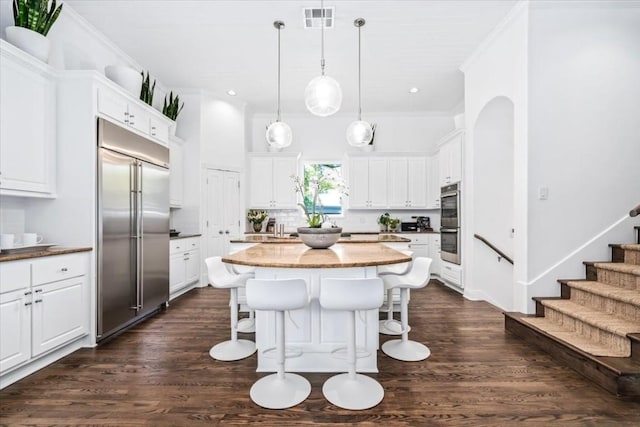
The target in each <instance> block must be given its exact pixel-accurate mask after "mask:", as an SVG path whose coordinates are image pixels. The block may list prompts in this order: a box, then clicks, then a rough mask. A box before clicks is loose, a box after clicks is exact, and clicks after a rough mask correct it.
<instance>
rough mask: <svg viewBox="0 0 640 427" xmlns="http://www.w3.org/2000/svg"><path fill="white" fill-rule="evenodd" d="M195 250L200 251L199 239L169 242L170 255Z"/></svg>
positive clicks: (190, 238) (192, 238)
mask: <svg viewBox="0 0 640 427" xmlns="http://www.w3.org/2000/svg"><path fill="white" fill-rule="evenodd" d="M193 249H200V238H199V237H187V238H185V239H173V240H170V241H169V253H170V254H171V255H173V254H176V253H180V252H184V251H189V250H193Z"/></svg>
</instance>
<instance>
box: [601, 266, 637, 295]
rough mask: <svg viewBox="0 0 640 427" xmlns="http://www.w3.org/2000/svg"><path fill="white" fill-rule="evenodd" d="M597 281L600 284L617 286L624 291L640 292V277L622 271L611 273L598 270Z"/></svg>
mask: <svg viewBox="0 0 640 427" xmlns="http://www.w3.org/2000/svg"><path fill="white" fill-rule="evenodd" d="M596 280H597V281H598V282H602V283H606V284H608V285H613V286H617V287H619V288H623V289H633V290H640V277H639V276H635V275H633V274H631V273H623V272H620V271H611V270H604V269H602V268H597V278H596Z"/></svg>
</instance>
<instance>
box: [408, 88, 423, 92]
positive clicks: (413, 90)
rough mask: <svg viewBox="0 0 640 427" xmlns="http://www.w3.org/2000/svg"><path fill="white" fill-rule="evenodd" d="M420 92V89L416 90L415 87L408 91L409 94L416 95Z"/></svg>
mask: <svg viewBox="0 0 640 427" xmlns="http://www.w3.org/2000/svg"><path fill="white" fill-rule="evenodd" d="M419 91H420V89H418V88H417V87H412V88H411V89H409V93H418V92H419Z"/></svg>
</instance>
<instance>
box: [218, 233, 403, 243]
mask: <svg viewBox="0 0 640 427" xmlns="http://www.w3.org/2000/svg"><path fill="white" fill-rule="evenodd" d="M230 242H231V243H299V242H300V239H299V238H298V237H275V236H274V235H273V234H258V235H252V236H244V237H242V238H240V239H233V240H230ZM404 242H411V239H407V238H406V237H400V236H396V235H394V234H354V235H351V236H348V237H341V238H340V240H338V243H404Z"/></svg>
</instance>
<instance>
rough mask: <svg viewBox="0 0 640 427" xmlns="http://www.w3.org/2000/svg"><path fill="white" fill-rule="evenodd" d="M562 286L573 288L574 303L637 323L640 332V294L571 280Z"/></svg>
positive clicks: (596, 283)
mask: <svg viewBox="0 0 640 427" xmlns="http://www.w3.org/2000/svg"><path fill="white" fill-rule="evenodd" d="M562 284H566V285H567V286H569V287H570V288H571V292H570V295H571V297H570V298H571V300H572V301H573V302H575V303H577V304H580V305H583V306H586V307H591V308H593V309H596V310H598V311H602V312H605V313H610V314H612V315H615V316H619V317H622V318H624V319H627V320H629V321H632V322H637V323H638V325H639V326H638V331H640V292H637V291H634V290H631V289H623V288H619V287H617V286H612V285H608V284H606V283H600V282H592V281H587V280H569V281H566V282H562Z"/></svg>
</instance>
